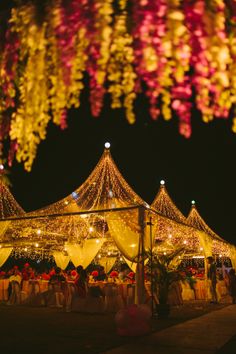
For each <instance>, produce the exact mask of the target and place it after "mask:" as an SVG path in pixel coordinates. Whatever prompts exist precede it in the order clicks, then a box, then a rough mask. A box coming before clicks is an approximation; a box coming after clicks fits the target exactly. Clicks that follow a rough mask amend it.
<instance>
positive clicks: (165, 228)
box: [151, 181, 200, 252]
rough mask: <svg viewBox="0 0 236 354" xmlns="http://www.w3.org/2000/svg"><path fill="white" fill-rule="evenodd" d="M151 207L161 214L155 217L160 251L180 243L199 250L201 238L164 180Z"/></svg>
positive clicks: (189, 249) (195, 250) (189, 248)
mask: <svg viewBox="0 0 236 354" xmlns="http://www.w3.org/2000/svg"><path fill="white" fill-rule="evenodd" d="M151 207H152V209H154V210H156V211H157V212H158V214H159V215H158V218H157V219H155V218H154V219H153V233H154V236H155V239H156V241H158V242H159V243H158V246H157V247H158V249H159V251H162V252H165V251H168V250H171V249H174V248H175V247H176V246H177V245H178V246H182V247H185V248H186V250H188V251H190V252H191V251H194V252H199V248H200V246H199V238H198V237H197V236H196V232H195V231H194V229H193V228H192V227H190V225H189V224H188V222H187V219H186V218H185V216H184V215H183V214H182V213H181V211H180V210H179V209H178V208H177V207H176V205H175V204H174V202H173V200H172V199H171V197H170V195H169V193H168V192H167V189H166V186H165V182H164V181H161V183H160V188H159V191H158V193H157V195H156V197H155V198H154V201H153V203H152V205H151Z"/></svg>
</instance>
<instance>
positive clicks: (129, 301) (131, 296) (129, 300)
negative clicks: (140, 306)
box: [126, 284, 135, 306]
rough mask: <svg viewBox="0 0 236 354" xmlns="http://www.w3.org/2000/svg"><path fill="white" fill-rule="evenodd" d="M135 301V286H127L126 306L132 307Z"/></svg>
mask: <svg viewBox="0 0 236 354" xmlns="http://www.w3.org/2000/svg"><path fill="white" fill-rule="evenodd" d="M134 300H135V286H134V285H133V284H128V285H127V297H126V305H127V306H129V305H133V304H134Z"/></svg>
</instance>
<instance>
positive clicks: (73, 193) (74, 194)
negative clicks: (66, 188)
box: [71, 192, 79, 200]
mask: <svg viewBox="0 0 236 354" xmlns="http://www.w3.org/2000/svg"><path fill="white" fill-rule="evenodd" d="M71 195H72V198H73V199H74V200H77V199H78V198H79V195H78V193H77V192H72V193H71Z"/></svg>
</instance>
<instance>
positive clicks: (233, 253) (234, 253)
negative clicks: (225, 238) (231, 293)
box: [230, 246, 236, 270]
mask: <svg viewBox="0 0 236 354" xmlns="http://www.w3.org/2000/svg"><path fill="white" fill-rule="evenodd" d="M230 260H231V263H232V267H233V268H234V269H235V270H236V247H235V246H230Z"/></svg>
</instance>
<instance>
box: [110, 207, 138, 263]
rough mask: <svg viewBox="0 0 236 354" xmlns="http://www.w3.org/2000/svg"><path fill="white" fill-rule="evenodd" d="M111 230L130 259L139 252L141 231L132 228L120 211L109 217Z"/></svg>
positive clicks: (119, 246) (118, 244)
mask: <svg viewBox="0 0 236 354" xmlns="http://www.w3.org/2000/svg"><path fill="white" fill-rule="evenodd" d="M107 222H108V227H109V232H110V235H111V237H112V238H113V240H114V241H115V243H116V245H117V248H118V249H119V251H120V252H121V253H122V254H123V255H124V256H125V257H126V258H127V259H129V260H130V261H133V260H134V259H136V258H137V256H138V254H139V238H140V235H139V232H138V230H137V231H136V230H132V229H131V227H130V226H128V225H127V222H126V221H125V220H123V218H121V217H120V214H119V213H116V214H115V215H114V214H113V215H109V216H108V217H107Z"/></svg>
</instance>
